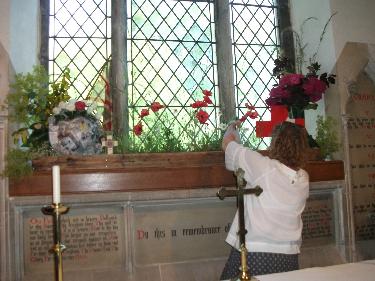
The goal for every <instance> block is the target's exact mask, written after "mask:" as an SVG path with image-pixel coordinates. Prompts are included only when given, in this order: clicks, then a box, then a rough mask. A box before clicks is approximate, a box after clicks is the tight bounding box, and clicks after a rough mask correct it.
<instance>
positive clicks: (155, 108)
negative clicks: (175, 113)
mask: <svg viewBox="0 0 375 281" xmlns="http://www.w3.org/2000/svg"><path fill="white" fill-rule="evenodd" d="M164 107H165V106H164V105H162V104H160V103H159V102H157V101H154V102H153V103H151V105H150V109H151V111H152V112H157V111H159V110H160V109H162V108H164ZM150 109H149V108H143V109H142V110H141V113H140V114H139V117H140V118H141V120H142V119H143V118H144V117H146V116H148V115H150ZM142 132H143V125H142V121H139V122H138V124H136V125H135V126H134V127H133V133H134V134H135V135H136V136H140V135H142Z"/></svg>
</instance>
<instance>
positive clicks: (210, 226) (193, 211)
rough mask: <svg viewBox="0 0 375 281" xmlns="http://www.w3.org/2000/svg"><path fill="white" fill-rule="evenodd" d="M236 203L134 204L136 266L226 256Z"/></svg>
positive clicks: (200, 201) (201, 201)
mask: <svg viewBox="0 0 375 281" xmlns="http://www.w3.org/2000/svg"><path fill="white" fill-rule="evenodd" d="M235 211H236V203H235V200H231V199H226V200H224V201H220V200H219V199H216V198H215V199H214V200H209V199H205V200H193V201H184V202H178V203H177V202H174V203H173V202H170V203H160V204H144V205H142V204H140V205H134V217H133V224H132V226H133V227H132V232H133V240H134V252H135V253H134V254H135V263H136V265H146V264H155V263H167V262H181V261H188V260H197V259H208V258H218V257H226V256H227V255H228V253H229V252H228V251H229V246H228V245H227V244H226V243H225V238H226V236H227V233H228V231H229V228H230V225H231V223H232V220H233V217H234V214H235Z"/></svg>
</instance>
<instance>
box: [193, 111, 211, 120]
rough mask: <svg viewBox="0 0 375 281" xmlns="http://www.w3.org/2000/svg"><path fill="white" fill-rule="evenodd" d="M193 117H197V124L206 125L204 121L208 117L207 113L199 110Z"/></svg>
mask: <svg viewBox="0 0 375 281" xmlns="http://www.w3.org/2000/svg"><path fill="white" fill-rule="evenodd" d="M195 116H196V117H197V119H198V121H199V123H201V124H206V121H207V120H208V117H209V115H208V113H207V112H206V111H204V110H202V109H201V110H199V111H198V112H197V114H196V115H195Z"/></svg>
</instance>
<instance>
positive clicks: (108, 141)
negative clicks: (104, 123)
mask: <svg viewBox="0 0 375 281" xmlns="http://www.w3.org/2000/svg"><path fill="white" fill-rule="evenodd" d="M102 146H103V147H107V154H113V148H114V147H116V146H118V141H115V140H113V139H112V135H108V136H107V138H106V139H103V140H102Z"/></svg>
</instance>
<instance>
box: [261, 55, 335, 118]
mask: <svg viewBox="0 0 375 281" xmlns="http://www.w3.org/2000/svg"><path fill="white" fill-rule="evenodd" d="M290 69H291V64H290V62H289V60H288V59H287V58H280V59H276V60H275V68H274V69H273V75H274V76H276V77H277V78H278V79H279V83H278V84H276V85H274V87H273V88H272V89H271V92H270V96H269V97H268V98H267V99H266V104H267V105H268V106H274V105H285V106H287V107H288V110H289V111H290V110H291V109H293V108H298V109H300V110H306V109H316V108H317V106H318V105H317V103H316V102H317V101H319V100H320V99H321V98H322V96H323V93H324V92H325V91H326V90H327V88H328V87H329V85H330V84H334V83H335V75H334V74H329V75H328V74H327V73H323V74H321V75H318V74H317V73H318V71H319V70H320V64H319V63H312V64H311V65H309V66H308V67H307V69H308V73H307V74H306V75H304V74H300V73H293V72H291V71H290Z"/></svg>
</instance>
